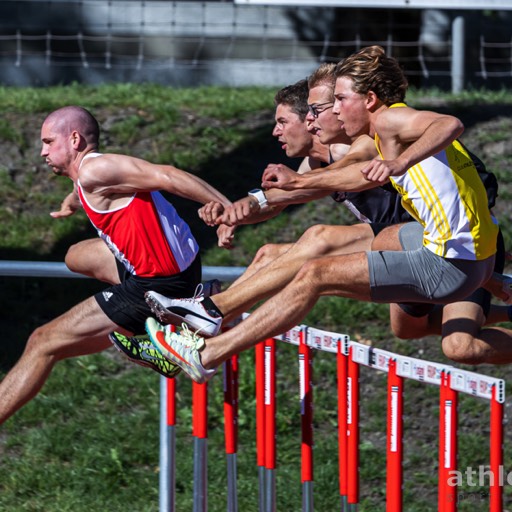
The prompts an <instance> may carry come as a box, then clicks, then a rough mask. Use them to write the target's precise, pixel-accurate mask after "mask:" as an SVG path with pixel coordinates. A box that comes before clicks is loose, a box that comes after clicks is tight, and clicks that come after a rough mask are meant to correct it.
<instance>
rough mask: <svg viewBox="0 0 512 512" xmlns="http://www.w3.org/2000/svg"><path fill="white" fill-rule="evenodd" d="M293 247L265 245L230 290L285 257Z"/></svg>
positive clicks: (289, 245) (290, 245) (291, 245)
mask: <svg viewBox="0 0 512 512" xmlns="http://www.w3.org/2000/svg"><path fill="white" fill-rule="evenodd" d="M292 247H293V244H265V245H264V246H263V247H260V248H259V249H258V252H257V253H256V256H254V258H253V260H252V261H251V263H250V264H249V266H248V267H247V268H246V269H245V272H244V273H243V274H242V275H241V276H240V277H239V278H238V279H237V280H236V281H233V283H231V286H230V288H232V287H233V286H236V285H238V284H240V283H243V282H245V281H246V280H247V279H249V278H250V277H252V276H253V275H254V274H256V272H258V271H259V270H261V269H262V268H263V267H266V266H267V265H270V263H272V262H273V261H274V260H277V258H279V257H281V256H283V255H284V253H286V252H288V251H289V250H290V249H291V248H292Z"/></svg>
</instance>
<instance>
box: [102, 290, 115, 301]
mask: <svg viewBox="0 0 512 512" xmlns="http://www.w3.org/2000/svg"><path fill="white" fill-rule="evenodd" d="M113 295H114V294H113V293H112V292H103V298H104V299H105V301H106V302H108V301H109V299H110V297H112V296H113Z"/></svg>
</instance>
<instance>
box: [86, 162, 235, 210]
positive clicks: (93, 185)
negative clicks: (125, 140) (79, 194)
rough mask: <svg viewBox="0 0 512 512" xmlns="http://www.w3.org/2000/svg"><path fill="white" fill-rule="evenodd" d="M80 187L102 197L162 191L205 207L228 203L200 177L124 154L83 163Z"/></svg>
mask: <svg viewBox="0 0 512 512" xmlns="http://www.w3.org/2000/svg"><path fill="white" fill-rule="evenodd" d="M79 180H80V184H81V185H82V187H83V188H84V190H86V191H87V192H89V193H97V194H101V195H103V196H114V195H116V194H118V195H120V194H123V195H129V194H133V193H135V192H142V191H156V190H165V191H167V192H170V193H172V194H175V195H178V196H181V197H184V198H186V199H190V200H192V201H197V202H198V203H201V204H205V203H208V202H209V201H218V202H219V203H221V204H224V205H226V206H227V205H229V204H231V201H229V200H228V199H227V198H226V197H225V196H224V195H223V194H221V193H220V192H219V191H218V190H217V189H215V188H214V187H212V186H211V185H210V184H208V183H206V182H205V181H204V180H202V179H201V178H199V177H197V176H194V175H193V174H190V173H188V172H186V171H182V170H181V169H178V168H177V167H173V166H172V165H157V164H153V163H150V162H147V161H146V160H142V159H139V158H134V157H130V156H126V155H113V154H106V155H102V156H100V157H96V158H91V159H89V160H87V161H86V162H84V164H83V166H82V169H81V170H80V172H79Z"/></svg>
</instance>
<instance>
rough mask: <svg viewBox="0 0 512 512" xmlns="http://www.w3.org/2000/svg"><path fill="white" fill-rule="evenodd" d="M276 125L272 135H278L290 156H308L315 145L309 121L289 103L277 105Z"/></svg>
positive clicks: (283, 147)
mask: <svg viewBox="0 0 512 512" xmlns="http://www.w3.org/2000/svg"><path fill="white" fill-rule="evenodd" d="M275 120H276V125H275V127H274V130H273V131H272V135H273V136H274V137H277V139H278V140H279V142H281V144H282V146H281V147H282V149H284V150H285V151H286V156H288V157H290V158H296V157H306V156H308V155H309V151H310V149H311V147H312V145H313V136H312V135H311V133H309V132H308V128H307V122H306V121H301V120H300V117H299V116H298V115H297V114H296V113H295V112H293V111H292V109H291V107H290V106H289V105H277V107H276V115H275Z"/></svg>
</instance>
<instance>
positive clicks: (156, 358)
mask: <svg viewBox="0 0 512 512" xmlns="http://www.w3.org/2000/svg"><path fill="white" fill-rule="evenodd" d="M109 338H110V341H111V342H112V343H113V345H114V347H116V348H117V350H119V352H121V353H122V354H123V355H125V356H126V357H127V358H128V359H130V361H133V362H134V363H136V364H139V365H140V366H146V367H148V368H151V369H152V370H155V371H156V372H158V373H159V374H160V375H163V376H164V377H167V378H171V377H174V376H176V375H177V374H178V373H180V371H181V368H180V367H179V366H177V365H175V364H173V363H171V361H169V360H168V359H166V358H165V357H163V356H162V354H161V353H160V352H159V351H158V350H157V349H155V347H154V346H153V344H152V343H151V339H150V338H149V336H148V335H147V334H142V335H140V336H125V335H124V334H121V333H119V332H111V333H110V334H109Z"/></svg>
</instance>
